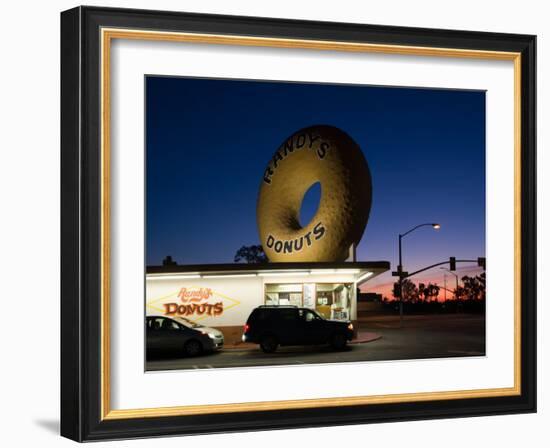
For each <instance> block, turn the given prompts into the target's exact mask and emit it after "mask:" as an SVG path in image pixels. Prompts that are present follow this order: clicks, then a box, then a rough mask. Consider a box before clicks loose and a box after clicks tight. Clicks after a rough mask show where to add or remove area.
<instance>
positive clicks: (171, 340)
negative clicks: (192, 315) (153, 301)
mask: <svg viewBox="0 0 550 448" xmlns="http://www.w3.org/2000/svg"><path fill="white" fill-rule="evenodd" d="M146 346H147V357H148V358H149V357H150V356H151V355H152V354H154V353H161V352H164V353H168V352H171V353H176V354H181V355H186V356H197V355H200V354H201V353H204V352H212V351H215V350H219V349H220V348H222V347H223V333H222V332H221V331H219V330H216V329H215V328H210V327H205V326H203V325H200V324H197V323H195V322H192V321H190V320H188V319H185V318H183V317H172V318H170V317H165V316H147V319H146Z"/></svg>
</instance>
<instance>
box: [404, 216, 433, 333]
mask: <svg viewBox="0 0 550 448" xmlns="http://www.w3.org/2000/svg"><path fill="white" fill-rule="evenodd" d="M424 226H430V227H432V228H433V229H435V230H439V229H440V228H441V225H440V224H438V223H436V222H427V223H424V224H418V225H417V226H414V227H413V228H412V229H410V230H407V231H406V232H405V233H400V234H399V266H397V272H398V274H399V326H400V327H402V326H403V278H405V277H406V274H407V273H406V272H404V271H403V257H402V251H401V240H402V239H403V237H405V236H407V235H408V234H409V233H411V232H414V231H415V230H416V229H418V228H420V227H424Z"/></svg>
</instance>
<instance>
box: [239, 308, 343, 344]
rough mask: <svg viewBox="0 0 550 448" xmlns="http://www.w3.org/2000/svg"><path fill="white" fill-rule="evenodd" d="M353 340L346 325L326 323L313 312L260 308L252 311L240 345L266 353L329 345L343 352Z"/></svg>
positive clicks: (299, 309) (333, 322)
mask: <svg viewBox="0 0 550 448" xmlns="http://www.w3.org/2000/svg"><path fill="white" fill-rule="evenodd" d="M352 338H353V325H352V323H351V322H349V321H347V322H346V321H336V320H327V319H324V318H323V317H321V316H319V314H317V313H316V312H315V311H313V310H310V309H308V308H299V307H297V306H290V305H289V306H268V305H265V306H260V307H258V308H255V309H254V310H253V311H252V313H251V314H250V316H249V317H248V320H247V321H246V325H245V326H244V331H243V337H242V340H243V342H253V343H255V344H260V347H261V348H262V350H263V351H264V352H265V353H273V352H274V351H275V350H277V347H278V346H279V345H282V346H283V345H314V344H327V343H328V344H330V345H331V346H332V347H333V348H334V349H335V350H342V349H344V348H345V347H346V344H347V342H348V341H351V339H352Z"/></svg>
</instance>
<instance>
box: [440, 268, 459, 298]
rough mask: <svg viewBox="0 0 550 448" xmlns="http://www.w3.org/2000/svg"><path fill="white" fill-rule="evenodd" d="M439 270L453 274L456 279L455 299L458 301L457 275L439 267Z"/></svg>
mask: <svg viewBox="0 0 550 448" xmlns="http://www.w3.org/2000/svg"><path fill="white" fill-rule="evenodd" d="M439 269H442V270H444V271H446V272H448V273H449V274H453V275H454V276H455V277H456V289H455V299H456V300H458V275H457V274H455V273H454V272H453V271H450V270H449V269H447V268H443V267H441V268H439Z"/></svg>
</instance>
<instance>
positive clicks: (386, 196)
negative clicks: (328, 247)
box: [146, 76, 485, 270]
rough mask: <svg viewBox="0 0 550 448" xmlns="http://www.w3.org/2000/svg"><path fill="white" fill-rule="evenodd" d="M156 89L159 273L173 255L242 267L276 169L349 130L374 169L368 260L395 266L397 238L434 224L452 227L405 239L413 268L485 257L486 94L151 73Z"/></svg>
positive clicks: (153, 144)
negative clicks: (295, 138)
mask: <svg viewBox="0 0 550 448" xmlns="http://www.w3.org/2000/svg"><path fill="white" fill-rule="evenodd" d="M146 88H147V90H146V92H147V94H146V132H147V211H146V215H147V216H146V219H147V236H146V238H147V264H149V265H156V264H160V263H161V261H162V258H164V256H166V255H172V256H173V257H174V258H175V259H176V260H177V262H178V263H180V264H195V263H222V262H232V261H233V256H234V254H235V252H236V251H237V249H239V247H241V246H242V245H250V244H258V243H259V238H258V232H257V228H256V199H257V194H258V189H259V186H260V181H261V178H262V174H263V171H264V169H265V167H266V164H267V163H268V161H269V160H270V158H271V156H272V155H273V153H274V152H275V150H276V149H277V148H278V146H279V145H280V144H281V143H282V142H283V140H284V139H285V138H286V137H288V136H289V135H291V134H292V133H294V132H295V131H297V130H298V129H300V128H303V127H306V126H310V125H314V124H330V125H333V126H337V127H339V128H341V129H342V130H344V131H345V132H347V133H348V134H349V135H350V136H351V137H352V138H353V139H354V140H355V141H356V142H357V143H358V144H359V145H360V146H361V148H362V149H363V152H364V154H365V157H366V159H367V162H368V163H369V166H370V170H371V174H372V181H373V204H372V208H371V215H370V220H369V223H368V225H367V228H366V230H365V233H364V235H363V239H362V241H361V243H360V245H359V248H358V259H359V260H388V261H391V262H392V267H393V265H394V262H395V260H396V258H397V235H398V234H399V233H400V232H401V233H403V232H405V231H407V230H408V229H409V228H410V227H412V226H414V225H416V224H418V223H421V222H431V221H435V222H440V223H441V225H442V228H441V230H440V231H438V232H435V231H433V230H431V229H430V228H424V229H420V230H418V231H417V232H415V233H414V234H411V235H409V236H407V238H406V239H404V248H403V249H404V252H403V253H404V265H405V266H406V267H407V268H408V269H409V270H412V269H414V268H415V267H421V266H423V265H425V264H431V263H432V262H434V261H435V262H436V261H440V260H443V259H445V258H448V257H449V256H451V255H454V256H456V257H457V258H458V257H460V258H464V257H466V258H472V257H473V258H475V257H478V256H484V255H485V92H480V91H460V90H441V89H419V88H388V87H367V86H349V85H327V84H303V83H282V82H265V81H261V82H255V81H232V80H215V79H192V78H166V77H151V76H150V77H147V78H146ZM308 196H311V198H313V199H315V195H308ZM317 196H318V195H317ZM313 207H315V206H314V205H312V204H311V203H309V208H310V211H309V212H308V213H309V214H311V213H313V210H311V209H312V208H313Z"/></svg>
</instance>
